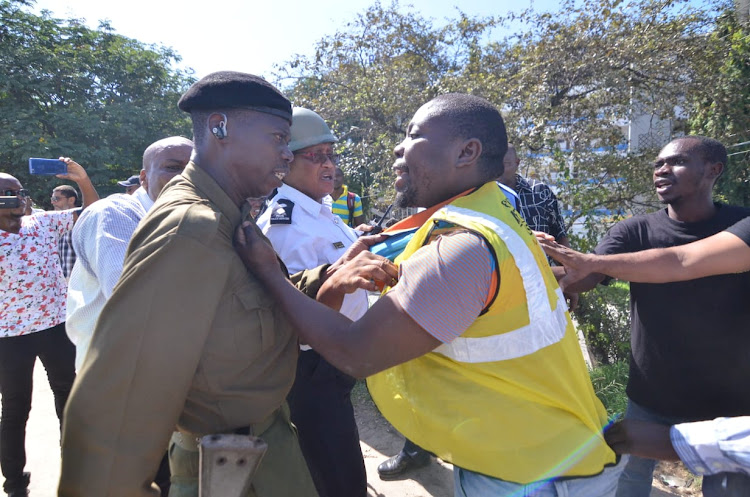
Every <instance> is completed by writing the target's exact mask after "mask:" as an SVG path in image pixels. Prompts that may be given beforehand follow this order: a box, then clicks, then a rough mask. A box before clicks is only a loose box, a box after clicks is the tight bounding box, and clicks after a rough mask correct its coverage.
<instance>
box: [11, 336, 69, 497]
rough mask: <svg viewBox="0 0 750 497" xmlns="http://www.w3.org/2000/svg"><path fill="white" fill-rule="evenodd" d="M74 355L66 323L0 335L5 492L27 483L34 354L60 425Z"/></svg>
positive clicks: (66, 398) (24, 486)
mask: <svg viewBox="0 0 750 497" xmlns="http://www.w3.org/2000/svg"><path fill="white" fill-rule="evenodd" d="M75 355H76V349H75V346H74V345H73V344H72V343H71V341H70V340H69V339H68V335H66V334H65V323H62V324H58V325H57V326H53V327H52V328H49V329H46V330H43V331H38V332H36V333H30V334H28V335H22V336H18V337H4V338H0V395H2V417H1V418H0V468H1V469H2V472H3V476H5V484H4V485H3V488H4V490H5V491H6V492H11V491H13V490H22V489H24V488H26V486H27V485H28V477H25V476H24V474H23V468H24V466H26V447H25V439H26V422H27V421H28V419H29V411H30V410H31V390H32V386H33V376H34V363H35V362H36V358H37V357H39V359H40V360H41V361H42V364H43V365H44V368H45V369H46V370H47V378H48V380H49V384H50V387H51V388H52V393H53V394H54V397H55V411H56V412H57V417H58V418H59V419H60V425H61V426H62V416H63V409H64V408H65V402H66V401H67V400H68V394H69V393H70V389H71V387H72V386H73V380H75V377H76V373H75Z"/></svg>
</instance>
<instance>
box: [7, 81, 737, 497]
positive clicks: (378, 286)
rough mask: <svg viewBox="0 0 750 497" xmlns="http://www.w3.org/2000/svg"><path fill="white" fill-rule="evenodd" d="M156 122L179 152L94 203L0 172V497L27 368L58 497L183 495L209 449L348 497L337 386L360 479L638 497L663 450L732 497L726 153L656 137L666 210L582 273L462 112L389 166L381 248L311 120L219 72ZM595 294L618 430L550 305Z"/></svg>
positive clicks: (426, 127) (466, 101)
mask: <svg viewBox="0 0 750 497" xmlns="http://www.w3.org/2000/svg"><path fill="white" fill-rule="evenodd" d="M177 105H178V107H179V108H180V109H181V110H183V111H184V112H186V113H188V114H189V115H190V118H191V120H192V125H193V137H192V140H189V139H187V138H184V137H166V138H163V139H160V140H158V141H156V142H154V143H153V144H151V145H150V146H149V147H147V148H146V150H145V151H144V153H143V164H142V169H141V171H140V174H138V175H134V176H132V177H130V178H128V179H127V180H125V181H121V182H119V184H120V185H121V186H123V187H124V188H125V189H126V191H125V193H122V194H115V195H111V196H109V197H107V198H105V199H101V200H99V198H98V195H97V193H96V190H95V189H94V187H93V185H92V184H91V181H90V180H89V178H88V175H87V174H86V172H85V170H84V168H83V167H81V166H80V165H79V164H77V163H76V162H75V161H73V160H71V159H69V158H61V160H64V161H65V162H66V164H67V168H68V172H67V174H64V175H58V178H60V179H64V180H70V181H73V182H75V183H76V184H77V185H78V187H79V189H80V192H81V197H80V203H81V206H80V207H75V206H76V204H77V202H79V200H78V193H77V191H76V190H75V189H74V188H73V187H72V186H68V185H65V186H58V187H56V188H55V189H54V190H53V191H52V204H53V206H54V208H55V211H49V212H44V211H41V212H32V211H31V209H30V206H31V200H30V198H29V195H28V192H27V191H26V190H24V189H23V186H22V185H21V183H20V182H19V181H18V179H16V178H15V177H13V176H11V175H9V174H7V173H0V190H2V195H3V196H5V197H15V198H18V202H17V206H15V207H12V206H11V207H7V208H2V209H0V280H1V281H2V282H3V285H2V290H0V302H1V304H2V305H1V306H0V330H2V334H1V335H0V394H1V395H2V419H1V420H0V468H1V469H2V473H3V476H4V477H5V484H4V490H5V492H6V493H7V494H8V495H10V496H12V497H19V496H25V495H28V485H29V480H30V475H29V473H28V472H24V469H25V463H26V458H25V449H24V437H25V426H26V421H27V419H28V415H29V410H30V407H31V390H32V385H31V378H32V371H33V366H34V362H35V361H36V358H37V357H38V358H39V359H40V360H41V361H42V364H43V365H44V367H45V368H46V370H47V374H48V378H49V381H50V385H51V387H52V390H53V393H54V396H55V406H56V409H57V415H58V417H59V418H60V422H61V427H62V438H61V445H62V467H61V476H60V482H59V488H58V495H60V496H62V497H84V496H85V497H101V496H104V495H106V496H113V497H114V496H123V497H125V496H127V497H133V496H143V497H147V496H149V497H156V496H159V495H161V496H165V497H166V496H167V495H168V496H171V497H197V496H198V493H199V487H200V485H201V483H200V480H201V478H200V477H199V475H200V474H201V472H202V471H206V468H205V467H204V468H201V456H200V455H199V454H200V446H201V439H202V437H204V436H206V435H214V434H238V435H246V436H252V437H259V438H260V439H262V440H263V441H264V442H265V444H266V445H267V450H266V452H265V454H264V456H263V459H262V461H261V463H260V465H259V466H258V467H257V469H256V470H255V471H254V473H253V474H252V475H251V476H252V480H251V484H250V485H249V487H248V488H249V490H248V491H247V492H248V493H247V494H246V495H247V496H257V497H271V496H273V497H278V496H295V497H297V496H302V497H304V496H311V497H312V496H320V497H364V496H366V495H367V475H366V472H365V466H364V461H363V457H362V453H361V449H360V445H359V434H358V432H357V425H356V423H355V419H354V411H353V407H352V402H351V398H350V393H351V389H352V387H353V385H354V384H355V382H356V379H357V378H367V386H368V388H369V391H370V394H371V396H372V398H373V400H374V401H375V403H376V405H377V406H378V408H379V409H380V411H381V412H382V414H383V415H384V416H385V418H386V419H387V420H388V421H389V422H390V423H391V424H392V425H393V426H394V427H395V428H396V429H397V430H398V431H400V432H401V433H402V434H403V435H404V437H405V439H406V442H405V445H404V448H403V449H402V450H401V451H400V452H399V453H398V454H397V455H395V456H393V457H392V458H390V459H388V460H386V461H384V462H383V463H382V464H381V465H380V466H379V467H378V473H379V474H380V477H381V478H383V479H392V478H400V477H403V476H404V475H405V474H407V473H408V472H409V471H412V470H413V469H414V468H417V467H419V466H423V465H425V464H429V462H430V460H431V457H432V456H437V457H439V458H441V459H443V460H445V461H447V462H450V463H452V464H453V467H454V494H455V495H456V496H457V497H461V496H465V497H485V496H518V495H533V496H537V497H547V496H549V497H552V496H582V497H599V496H602V497H604V496H615V495H617V496H619V497H639V496H643V497H646V496H648V495H649V493H650V489H651V474H652V472H653V467H654V464H655V461H656V460H658V459H677V458H681V459H682V460H683V461H685V463H686V464H687V465H688V466H689V467H690V468H691V469H692V470H693V471H695V472H697V473H700V474H704V475H705V476H704V479H703V492H704V495H705V496H706V497H716V496H725V497H727V496H740V495H745V496H746V495H750V417H749V416H750V381H748V378H750V352H748V351H750V347H748V345H750V344H748V343H747V341H748V340H750V335H748V334H747V333H745V332H746V330H747V326H748V325H747V323H748V322H750V305H748V302H750V272H748V271H749V270H750V209H747V208H742V207H734V206H728V205H723V204H719V203H715V202H714V201H713V199H712V188H713V185H714V183H715V181H716V179H717V178H718V177H719V176H720V175H721V174H722V172H723V169H724V167H725V165H726V163H727V154H726V150H725V148H724V146H723V145H722V144H721V143H719V142H717V141H716V140H712V139H709V138H705V137H698V136H686V137H682V138H678V139H676V140H673V141H672V142H670V143H669V144H668V145H667V146H665V147H664V149H662V150H661V152H660V153H659V155H658V157H657V159H656V161H655V163H654V172H653V177H654V186H655V188H656V193H657V195H658V197H659V199H660V200H661V202H662V203H664V204H665V205H666V208H665V209H663V210H660V211H657V212H655V213H653V214H649V215H646V216H636V217H633V218H630V219H627V220H625V221H622V222H620V223H618V224H616V225H615V226H614V227H613V228H612V229H611V230H610V232H609V233H608V234H607V235H606V236H605V237H604V238H603V239H602V241H601V242H600V244H599V246H598V247H597V248H596V250H595V253H594V254H581V253H578V252H576V251H574V250H572V249H571V248H570V247H569V241H568V236H567V233H566V229H565V223H564V220H563V219H562V216H561V213H560V208H559V205H558V203H557V200H556V198H555V195H554V193H553V192H552V190H551V189H550V188H549V186H547V185H545V184H544V183H541V182H538V181H535V180H531V179H529V178H525V177H524V176H522V175H520V174H519V173H518V166H519V163H520V158H519V154H518V152H517V150H516V148H515V147H514V146H513V145H512V144H509V143H508V137H507V132H506V128H505V123H504V121H503V118H502V116H501V113H500V111H499V110H498V109H497V107H496V106H495V105H493V104H491V103H490V102H488V101H486V100H484V99H482V98H479V97H475V96H471V95H465V94H445V95H440V96H438V97H436V98H434V99H432V100H430V101H429V102H426V103H425V104H424V105H423V106H422V107H420V108H419V109H418V110H417V112H416V113H415V114H414V116H413V117H412V119H411V121H410V122H409V123H408V126H407V129H406V134H405V137H404V139H403V141H402V142H401V143H399V144H398V145H397V146H396V147H395V149H394V156H395V161H394V164H393V171H394V173H395V175H396V180H395V189H396V191H397V198H396V201H395V205H396V207H412V208H419V209H420V211H419V212H418V213H417V214H415V215H413V216H410V217H408V218H406V219H403V220H401V221H399V222H397V223H396V224H394V225H392V226H390V227H389V228H387V229H386V230H385V232H384V233H382V234H377V235H370V234H368V232H369V231H370V229H371V226H369V225H368V224H366V223H365V221H366V217H365V216H364V211H363V209H362V201H361V198H360V197H359V196H358V195H356V194H355V193H353V192H351V191H350V190H349V189H348V187H347V186H346V185H345V184H344V179H343V177H344V176H343V171H342V170H341V169H340V168H339V167H338V164H339V155H338V154H337V153H336V147H337V145H336V143H337V142H338V139H337V137H336V136H335V135H334V133H333V132H332V131H331V129H330V127H329V126H328V124H327V123H326V122H325V120H324V119H323V117H322V116H320V115H319V114H317V113H316V112H314V111H313V110H311V109H306V108H302V107H292V104H291V102H290V101H289V100H288V99H287V98H286V97H285V96H284V95H283V94H282V93H281V92H280V91H279V90H278V89H276V88H275V87H274V86H272V85H271V84H269V83H268V82H266V81H265V80H263V79H262V78H259V77H256V76H253V75H250V74H244V73H237V72H218V73H213V74H210V75H208V76H206V77H204V78H202V79H201V80H199V81H198V82H196V83H195V84H194V85H193V86H192V87H191V88H190V89H189V90H188V91H187V92H186V93H185V94H184V95H183V96H182V98H181V99H180V101H179V102H178V103H177ZM383 246H387V247H388V251H387V253H386V251H382V250H380V248H381V247H383ZM545 251H546V252H547V254H545ZM378 254H380V255H378ZM548 256H549V257H551V258H553V259H556V260H557V261H559V265H557V266H554V267H553V266H551V265H550V262H549V259H548ZM610 277H616V278H620V279H627V280H630V281H632V283H631V287H630V288H631V312H632V354H631V360H630V374H629V381H628V387H627V394H628V397H629V404H628V409H627V412H626V413H625V417H624V419H623V420H621V421H618V422H616V423H614V424H613V423H612V421H611V420H609V419H608V418H607V415H606V411H605V409H604V406H603V405H602V404H601V402H600V400H599V399H598V398H597V396H596V395H595V393H594V389H593V387H592V384H591V381H590V379H589V375H588V369H587V366H586V364H585V362H584V360H583V355H582V353H581V350H580V345H579V342H578V338H577V334H576V330H575V327H574V325H573V321H572V320H571V317H570V313H569V309H573V308H574V307H575V305H576V300H577V293H579V292H582V291H586V290H588V289H590V288H593V287H594V286H595V285H597V284H600V283H601V284H606V283H607V282H608V280H609V278H610ZM558 280H559V284H558ZM368 292H379V293H380V297H379V298H378V299H377V301H376V302H375V303H374V304H372V305H370V303H369V299H368ZM563 292H565V293H563ZM369 295H374V293H369ZM202 464H203V465H204V466H205V465H206V464H207V463H206V462H205V461H204V462H203V463H202ZM214 497H215V496H214Z"/></svg>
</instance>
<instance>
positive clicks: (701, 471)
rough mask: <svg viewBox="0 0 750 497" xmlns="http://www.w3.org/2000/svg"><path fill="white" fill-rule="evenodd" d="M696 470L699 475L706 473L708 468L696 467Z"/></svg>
mask: <svg viewBox="0 0 750 497" xmlns="http://www.w3.org/2000/svg"><path fill="white" fill-rule="evenodd" d="M695 470H696V471H698V472H699V473H705V472H706V468H704V467H703V466H696V467H695Z"/></svg>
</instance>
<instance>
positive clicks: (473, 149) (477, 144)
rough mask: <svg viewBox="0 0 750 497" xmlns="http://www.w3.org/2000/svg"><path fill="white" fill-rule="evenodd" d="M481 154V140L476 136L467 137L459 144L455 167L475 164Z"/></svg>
mask: <svg viewBox="0 0 750 497" xmlns="http://www.w3.org/2000/svg"><path fill="white" fill-rule="evenodd" d="M481 155H482V142H481V141H479V139H478V138H469V139H468V140H464V141H463V142H461V144H460V148H459V149H458V157H457V160H456V167H457V168H459V169H460V168H464V167H467V166H471V165H472V164H475V163H476V162H477V161H478V160H479V157H480V156H481Z"/></svg>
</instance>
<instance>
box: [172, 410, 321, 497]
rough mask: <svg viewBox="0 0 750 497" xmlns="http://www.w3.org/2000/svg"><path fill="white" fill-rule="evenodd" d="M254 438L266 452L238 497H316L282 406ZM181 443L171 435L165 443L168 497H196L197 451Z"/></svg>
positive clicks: (179, 436) (178, 436)
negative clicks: (248, 485)
mask: <svg viewBox="0 0 750 497" xmlns="http://www.w3.org/2000/svg"><path fill="white" fill-rule="evenodd" d="M255 435H256V436H259V437H260V438H262V439H263V440H265V442H266V443H267V444H268V450H267V451H266V454H265V455H264V456H263V460H262V461H261V463H260V466H259V467H258V471H257V472H256V473H255V476H254V478H253V485H252V488H251V490H250V492H249V493H248V494H247V495H245V496H242V497H318V494H317V492H316V491H315V485H314V484H313V481H312V478H311V477H310V472H309V471H308V469H307V464H305V459H304V458H303V457H302V451H301V450H300V448H299V442H298V441H297V433H296V430H295V428H294V426H293V425H292V423H291V421H290V420H289V408H288V407H287V406H286V404H285V405H284V406H282V407H281V408H280V409H278V410H277V411H276V414H275V419H274V421H273V423H272V424H271V425H270V427H268V428H267V429H266V430H265V431H263V432H262V433H255ZM183 441H184V434H182V433H179V432H175V433H174V434H173V436H172V440H170V442H169V469H170V470H171V472H172V479H171V481H172V486H171V488H170V489H169V497H198V474H199V468H198V459H199V457H198V449H197V448H195V449H194V450H191V449H192V447H189V445H188V444H185V443H182V442H183ZM207 497H224V496H207Z"/></svg>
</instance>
